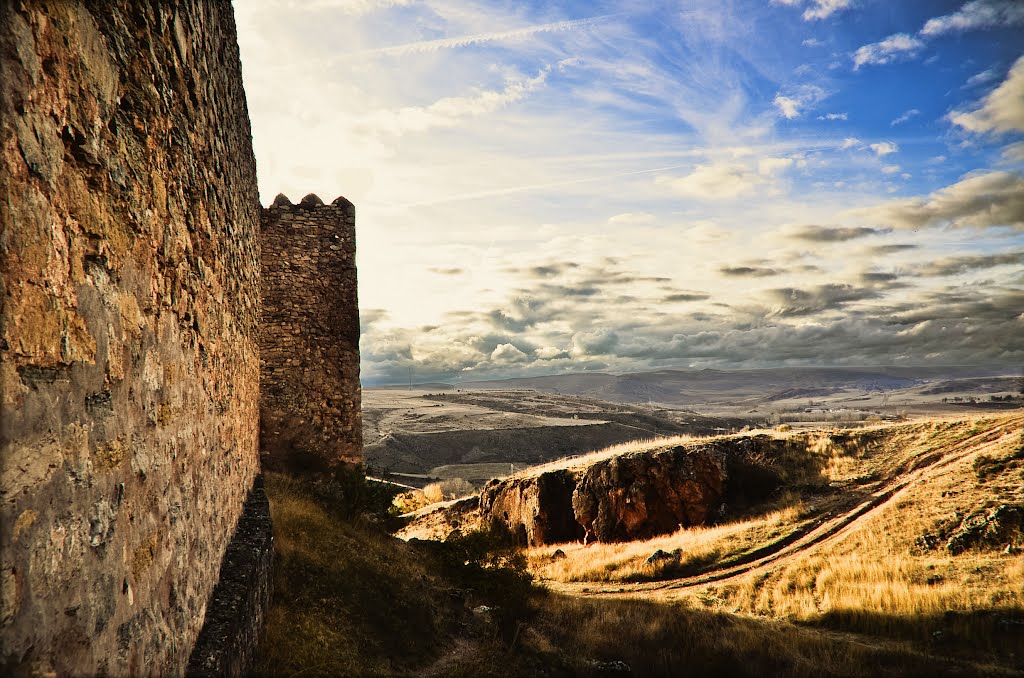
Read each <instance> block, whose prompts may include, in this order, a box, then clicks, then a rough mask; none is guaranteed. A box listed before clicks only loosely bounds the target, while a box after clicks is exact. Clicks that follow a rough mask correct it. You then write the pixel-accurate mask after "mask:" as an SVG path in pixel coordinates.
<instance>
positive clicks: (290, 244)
mask: <svg viewBox="0 0 1024 678" xmlns="http://www.w3.org/2000/svg"><path fill="white" fill-rule="evenodd" d="M355 254H356V245H355V208H354V207H353V206H352V203H350V202H349V201H348V200H346V199H345V198H338V199H336V200H335V201H334V202H332V203H331V204H330V205H325V204H323V203H322V202H321V201H320V199H319V198H317V197H316V196H315V195H309V196H306V198H304V199H303V200H302V202H301V203H299V204H298V205H292V204H291V203H290V202H289V201H288V199H287V198H285V197H284V196H278V199H277V200H275V201H274V204H273V205H272V206H271V207H269V208H268V209H265V210H264V211H263V232H262V262H263V322H262V328H261V332H260V375H261V380H262V386H261V391H260V437H261V446H262V449H263V451H264V452H265V453H266V454H267V455H268V457H267V459H268V463H270V464H271V465H275V464H281V465H285V466H287V467H289V468H292V469H307V468H308V469H317V470H327V469H334V468H336V467H338V466H346V465H353V464H359V463H361V462H362V424H361V421H362V420H361V414H360V387H359V309H358V303H357V297H356V264H355Z"/></svg>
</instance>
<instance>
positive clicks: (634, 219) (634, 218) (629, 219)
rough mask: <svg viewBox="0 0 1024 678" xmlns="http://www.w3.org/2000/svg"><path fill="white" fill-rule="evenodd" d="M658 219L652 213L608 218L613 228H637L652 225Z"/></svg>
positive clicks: (635, 213)
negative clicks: (637, 226) (641, 225)
mask: <svg viewBox="0 0 1024 678" xmlns="http://www.w3.org/2000/svg"><path fill="white" fill-rule="evenodd" d="M657 219H658V218H657V217H656V216H654V215H653V214H651V213H650V212H623V213H622V214H616V215H615V216H612V217H608V223H609V224H611V225H612V226H636V225H640V224H651V223H654V222H655V221H657Z"/></svg>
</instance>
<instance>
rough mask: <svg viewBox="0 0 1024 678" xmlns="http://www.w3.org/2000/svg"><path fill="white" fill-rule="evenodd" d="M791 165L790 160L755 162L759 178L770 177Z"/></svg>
mask: <svg viewBox="0 0 1024 678" xmlns="http://www.w3.org/2000/svg"><path fill="white" fill-rule="evenodd" d="M792 165H793V159H792V158H761V159H760V160H758V161H757V171H758V173H759V174H760V175H761V176H766V177H770V176H772V175H773V174H775V173H776V172H780V171H782V170H784V169H787V168H789V167H791V166H792Z"/></svg>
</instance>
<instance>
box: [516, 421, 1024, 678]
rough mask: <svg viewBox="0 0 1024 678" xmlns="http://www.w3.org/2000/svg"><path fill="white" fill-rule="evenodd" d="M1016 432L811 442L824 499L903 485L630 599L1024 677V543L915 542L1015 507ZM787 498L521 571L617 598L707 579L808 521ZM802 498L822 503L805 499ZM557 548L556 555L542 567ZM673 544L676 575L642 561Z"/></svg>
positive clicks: (888, 432) (1023, 498) (544, 554)
mask: <svg viewBox="0 0 1024 678" xmlns="http://www.w3.org/2000/svg"><path fill="white" fill-rule="evenodd" d="M1022 425H1024V415H1021V414H1020V413H1015V414H1013V415H1009V416H1003V417H976V418H971V419H967V420H961V421H957V420H939V421H933V422H925V423H917V424H909V425H900V426H894V427H876V428H873V429H867V430H858V431H856V432H853V433H852V434H851V435H852V437H850V438H847V437H844V436H845V435H846V434H843V433H838V434H837V433H836V432H830V433H824V434H820V435H819V434H812V436H811V437H810V438H809V449H812V450H817V452H820V453H826V454H828V455H829V460H828V464H827V466H826V468H825V474H826V475H827V477H828V478H829V480H830V481H831V482H832V483H833V485H834V486H835V487H837V488H839V489H840V490H841V491H840V492H839V493H838V494H837V495H836V497H834V498H833V500H834V501H837V502H838V501H839V499H840V498H841V497H842V496H845V495H849V496H852V497H858V496H863V497H867V496H869V495H870V493H871V492H876V491H878V490H879V489H881V488H884V487H886V486H889V487H893V486H892V485H891V484H890V483H893V482H897V481H898V482H902V481H903V480H904V479H912V480H913V482H911V483H910V484H908V485H907V486H906V487H904V488H903V489H901V490H899V491H897V492H896V493H895V494H894V495H893V496H892V497H891V499H889V500H888V501H885V502H884V503H882V504H881V505H880V506H878V507H877V508H875V509H874V510H872V511H869V512H867V513H865V514H864V516H863V517H861V518H859V519H857V520H856V521H854V522H852V523H851V524H849V525H848V526H846V527H844V528H842V529H840V530H839V531H838V532H837V533H836V534H834V535H832V536H830V537H829V538H827V539H825V540H824V541H823V542H821V543H820V544H817V545H813V546H811V547H809V548H806V549H803V550H800V551H797V552H796V553H793V554H787V555H785V556H784V557H780V558H779V559H778V560H777V561H773V562H768V563H767V564H765V565H763V566H760V567H755V568H754V569H753V570H752V571H750V572H749V573H745V574H740V575H738V576H734V577H729V578H726V579H724V580H723V581H720V582H716V583H713V584H698V585H692V586H690V585H685V586H683V587H681V588H673V587H671V586H664V587H661V588H657V587H646V588H644V589H643V592H642V593H638V594H637V595H643V596H645V597H647V598H648V599H653V600H675V601H677V602H678V603H680V604H683V605H689V606H696V607H700V608H703V609H708V610H713V611H721V612H729V613H739V614H742V615H752V616H756V617H759V618H774V619H777V620H780V621H781V620H785V621H787V622H796V623H799V624H803V625H813V626H819V627H824V628H829V629H836V630H842V631H848V632H856V633H858V634H866V635H867V636H869V637H871V638H874V639H875V640H873V641H871V642H880V640H879V639H883V638H896V639H902V640H904V641H907V642H910V643H913V644H914V646H915V647H917V648H937V651H939V652H942V653H946V654H950V655H954V656H963V657H972V658H975V659H978V658H980V659H982V660H985V661H993V662H998V663H1000V664H1002V665H1004V666H1012V667H1015V668H1016V669H1017V670H1024V553H1022V551H1024V548H1021V547H1024V542H1022V541H1021V540H1020V539H1019V538H1018V540H1017V542H1016V543H1015V544H1010V545H1009V552H1004V551H1003V550H1002V548H1001V547H1000V548H996V549H992V550H984V549H975V550H968V551H966V552H964V553H961V554H959V555H951V554H950V553H949V552H948V551H946V550H944V549H942V548H939V549H935V550H927V549H923V548H922V547H921V546H920V544H919V541H918V539H919V537H921V536H922V535H924V534H925V533H928V532H929V531H932V530H934V529H935V527H936V525H937V524H939V523H941V522H942V521H948V520H949V519H950V518H951V516H953V515H961V516H962V515H965V514H967V513H969V512H971V511H973V510H977V509H980V508H986V507H992V506H997V505H1000V504H1021V503H1024V470H1022V468H1024V465H1022V464H1016V463H1009V464H1008V463H1006V462H1003V463H996V462H999V460H1009V459H1012V458H1013V457H1014V455H1020V454H1021V453H1020V452H1019V450H1021V449H1022V446H1024V434H1022ZM879 432H881V435H877V434H878V433H879ZM814 435H817V436H818V437H817V438H815V437H814ZM865 436H866V437H865ZM867 442H870V443H871V444H866V443H867ZM981 455H986V456H987V457H988V458H989V459H991V460H993V463H990V464H988V465H986V466H985V473H984V474H982V473H979V472H977V471H976V470H975V461H976V460H977V459H979V457H981ZM993 469H994V470H993ZM794 499H795V498H793V497H790V498H789V505H788V506H786V507H784V508H775V509H773V510H769V511H768V512H767V513H765V514H764V515H762V516H756V517H751V518H749V519H747V520H744V521H740V522H734V523H729V524H724V525H719V526H714V527H710V528H699V529H691V530H681V531H680V532H678V533H676V534H673V535H669V536H665V537H661V538H657V539H653V540H649V541H645V542H634V543H628V544H598V545H593V546H588V547H583V546H581V545H561V546H558V547H545V548H540V549H534V550H533V551H532V552H531V555H530V563H531V567H532V568H533V570H534V571H535V572H536V573H537V574H538V575H540V576H541V577H545V578H549V579H552V580H555V581H560V582H581V581H585V582H593V583H594V585H593V586H592V587H590V592H591V593H600V592H605V593H617V592H618V591H620V590H623V589H622V588H621V587H619V586H617V584H618V583H621V582H628V581H631V580H644V579H659V578H661V579H666V578H670V577H680V576H684V577H685V576H687V575H689V574H693V573H694V572H695V571H697V570H700V569H701V568H703V569H705V570H714V568H715V567H717V566H720V565H721V564H722V563H723V562H724V561H728V560H730V559H734V558H735V557H737V556H738V555H740V554H743V553H745V552H748V551H750V550H751V549H754V548H757V547H758V546H759V545H763V544H765V543H766V542H768V541H771V540H773V539H777V538H778V537H779V535H781V534H786V533H788V532H790V531H792V530H794V529H796V528H798V527H799V526H800V525H801V522H802V521H806V519H807V517H808V515H809V514H811V513H813V512H814V510H815V509H812V508H810V507H809V506H808V505H807V504H806V503H800V502H799V501H794ZM811 500H813V501H814V502H816V503H818V504H821V505H827V504H828V501H829V499H827V498H826V499H821V498H805V502H807V501H811ZM556 548H560V549H561V550H562V551H563V552H564V553H565V554H566V557H565V558H564V559H561V560H552V554H553V553H554V551H555V549H556ZM676 548H679V549H681V559H680V564H679V565H670V566H665V565H664V564H661V565H659V564H646V563H645V561H646V559H647V558H648V557H649V556H650V555H651V553H653V552H654V551H655V550H658V549H661V550H663V551H671V550H673V549H676ZM1014 548H1016V549H1017V550H1014ZM688 566H690V567H688ZM693 566H696V567H693ZM573 589H574V590H577V591H578V590H580V588H579V586H578V585H576V586H575V587H573ZM626 590H627V591H630V590H633V589H629V588H627V589H626ZM637 590H640V589H637Z"/></svg>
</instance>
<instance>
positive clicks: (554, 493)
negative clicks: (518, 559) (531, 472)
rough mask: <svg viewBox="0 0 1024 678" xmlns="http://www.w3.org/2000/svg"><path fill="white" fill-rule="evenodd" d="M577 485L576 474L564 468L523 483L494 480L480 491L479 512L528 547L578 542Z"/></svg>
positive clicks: (579, 530)
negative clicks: (507, 529)
mask: <svg viewBox="0 0 1024 678" xmlns="http://www.w3.org/2000/svg"><path fill="white" fill-rule="evenodd" d="M575 487H576V477H575V475H574V474H573V473H572V472H571V471H568V470H564V469H563V470H558V471H552V472H550V473H542V474H540V475H538V476H534V477H530V478H524V479H522V480H521V481H520V482H503V481H500V480H492V481H491V482H490V483H488V485H487V486H486V487H485V488H484V489H483V491H482V492H481V493H480V512H481V514H482V515H485V516H488V517H490V519H491V520H492V521H494V522H496V523H498V524H502V525H505V526H506V527H508V528H509V529H510V530H512V534H513V536H514V537H515V538H516V541H517V542H518V543H520V544H523V545H526V546H540V545H541V544H555V543H558V542H567V541H575V540H577V539H580V538H581V537H583V528H582V527H581V526H580V524H579V522H577V520H576V517H575V515H574V514H573V503H572V502H573V489H574V488H575Z"/></svg>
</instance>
